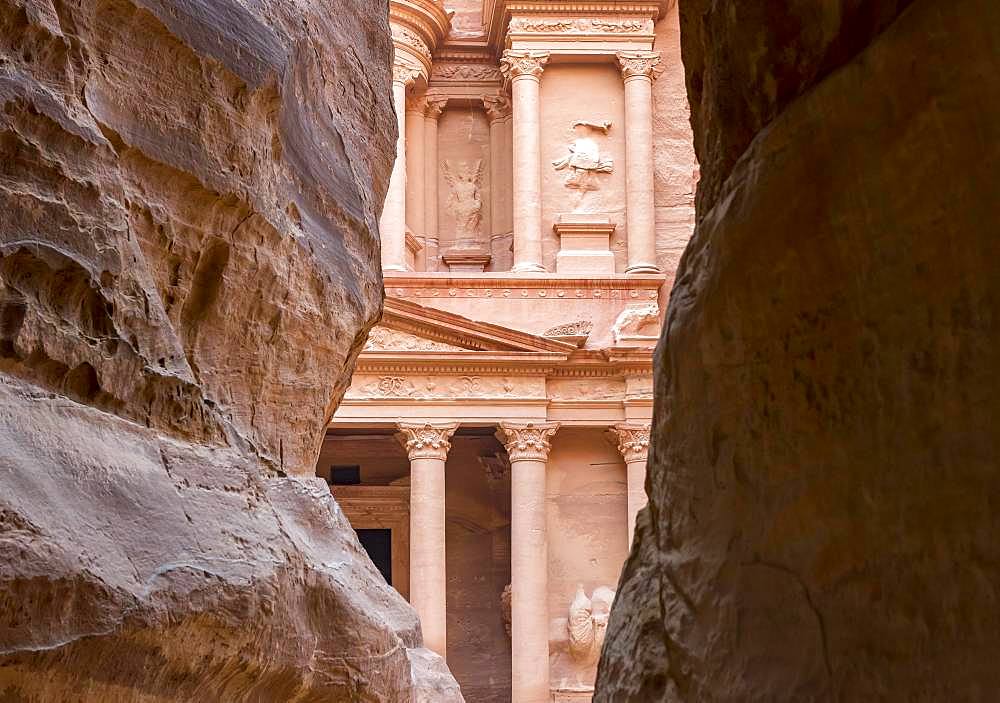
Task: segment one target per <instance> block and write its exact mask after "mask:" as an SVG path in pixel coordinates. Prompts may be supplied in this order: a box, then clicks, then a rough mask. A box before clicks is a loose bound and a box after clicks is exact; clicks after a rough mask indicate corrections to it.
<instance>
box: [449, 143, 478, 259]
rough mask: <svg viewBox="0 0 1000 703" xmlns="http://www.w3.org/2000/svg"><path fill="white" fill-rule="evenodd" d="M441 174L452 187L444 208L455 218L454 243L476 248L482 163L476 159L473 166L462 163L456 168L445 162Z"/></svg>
mask: <svg viewBox="0 0 1000 703" xmlns="http://www.w3.org/2000/svg"><path fill="white" fill-rule="evenodd" d="M442 171H443V172H444V178H445V180H446V181H447V182H448V185H449V186H450V187H451V192H450V193H449V194H448V201H447V207H448V211H449V212H451V214H452V215H454V217H455V239H456V242H457V244H458V245H459V246H475V244H476V243H477V240H478V234H479V227H480V224H481V223H482V221H483V199H482V195H481V194H480V190H479V188H480V184H481V182H482V179H483V160H482V159H477V160H476V161H475V163H473V164H469V163H468V162H465V161H461V162H459V163H458V164H457V165H453V164H452V163H451V162H450V161H448V160H445V161H444V163H443V164H442Z"/></svg>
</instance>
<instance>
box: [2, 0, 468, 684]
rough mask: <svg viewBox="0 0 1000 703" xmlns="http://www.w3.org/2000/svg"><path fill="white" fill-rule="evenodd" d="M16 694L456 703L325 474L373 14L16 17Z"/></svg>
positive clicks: (8, 34)
mask: <svg viewBox="0 0 1000 703" xmlns="http://www.w3.org/2000/svg"><path fill="white" fill-rule="evenodd" d="M0 27H2V29H0V57H2V58H0V103H2V106H3V109H2V110H0V212H2V213H3V217H2V226H0V488H2V490H0V699H2V700H5V701H6V700H17V701H59V700H82V701H110V700H114V701H122V702H132V701H136V702H138V701H160V700H167V699H169V700H172V701H209V700H213V701H214V700H218V701H242V700H255V701H264V700H274V701H288V700H299V701H312V700H315V701H318V700H363V701H411V700H414V701H416V700H426V701H431V700H433V701H439V700H444V701H454V700H461V695H460V694H459V692H458V689H457V686H456V685H455V683H454V680H453V679H452V678H451V676H450V674H449V673H448V672H447V669H446V668H445V666H444V663H443V660H442V659H441V658H440V657H437V656H436V655H433V654H431V653H430V652H427V651H426V650H424V649H422V648H421V635H420V628H419V623H418V621H417V619H416V616H415V615H414V613H413V611H412V610H411V609H410V608H409V606H408V605H406V603H405V602H404V601H403V600H402V598H401V597H400V596H399V595H398V594H397V593H396V592H395V591H394V590H393V589H391V588H389V587H388V586H387V585H386V584H385V583H384V582H383V581H382V580H381V577H380V576H379V574H378V573H377V572H376V571H375V569H374V568H373V567H372V566H371V564H370V562H369V561H368V559H367V558H366V557H364V556H363V552H362V550H361V548H360V547H359V545H358V543H357V540H356V537H355V536H354V533H353V531H352V530H351V529H350V526H349V525H348V523H347V521H346V519H345V518H344V516H343V514H342V513H341V512H340V510H339V508H338V507H337V506H336V504H335V502H334V501H333V500H332V498H331V497H330V495H329V492H328V491H327V489H326V487H325V485H324V484H323V482H322V481H321V480H320V479H316V478H302V477H299V476H305V475H308V474H311V473H312V469H313V465H314V462H315V458H316V454H317V452H318V448H319V443H320V442H321V439H322V435H323V430H324V428H325V425H326V423H327V420H328V419H329V417H330V415H331V414H332V412H333V410H334V409H335V408H336V405H337V403H338V401H339V398H340V396H341V395H342V394H343V391H344V388H345V387H346V384H347V382H348V380H349V376H350V371H351V369H352V368H353V364H354V359H355V357H356V355H357V352H358V350H359V348H360V345H361V341H362V340H363V339H364V337H365V335H366V333H367V330H368V328H369V327H370V326H371V324H372V323H373V322H374V320H375V319H376V317H377V316H378V314H379V311H380V308H381V300H382V284H381V276H380V273H379V267H378V246H377V240H376V235H375V223H376V213H377V212H378V210H379V208H380V206H381V200H382V196H383V194H384V193H385V189H386V184H387V180H388V176H389V170H390V166H391V163H390V160H391V155H392V150H393V141H394V138H395V129H394V126H393V124H394V120H393V113H392V107H391V105H390V102H389V95H390V91H389V81H390V76H389V63H390V60H391V43H390V39H389V32H388V27H387V19H386V11H385V8H384V7H382V8H378V7H377V6H375V5H372V4H370V3H366V2H353V1H350V0H342V1H338V2H334V3H332V4H331V3H322V4H321V3H317V2H314V1H313V0H284V1H283V2H275V1H273V0H257V1H255V2H246V1H244V0H218V1H215V2H211V3H207V2H203V1H199V0H172V1H167V0H135V1H133V2H130V1H129V0H110V1H109V2H96V1H93V0H83V1H82V2H76V3H70V4H67V3H62V2H51V0H0Z"/></svg>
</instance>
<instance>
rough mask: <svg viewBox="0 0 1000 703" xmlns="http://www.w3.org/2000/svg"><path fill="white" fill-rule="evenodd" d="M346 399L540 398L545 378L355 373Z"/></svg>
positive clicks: (542, 393)
mask: <svg viewBox="0 0 1000 703" xmlns="http://www.w3.org/2000/svg"><path fill="white" fill-rule="evenodd" d="M345 397H346V398H347V399H362V400H363V399H380V400H381V399H386V400H387V399H419V400H464V399H478V398H490V399H496V400H500V399H504V398H518V399H529V400H530V399H543V398H545V380H544V379H543V378H537V377H524V376H522V377H509V378H508V377H504V376H472V375H469V376H433V375H414V376H411V375H390V374H386V375H380V376H374V375H368V374H355V377H354V380H353V381H352V383H351V388H350V389H349V390H348V391H347V394H346V396H345Z"/></svg>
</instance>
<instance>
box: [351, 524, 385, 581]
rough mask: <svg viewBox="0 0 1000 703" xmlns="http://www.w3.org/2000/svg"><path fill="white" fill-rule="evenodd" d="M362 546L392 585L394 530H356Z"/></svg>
mask: <svg viewBox="0 0 1000 703" xmlns="http://www.w3.org/2000/svg"><path fill="white" fill-rule="evenodd" d="M355 532H357V533H358V540H359V541H360V542H361V546H362V547H364V548H365V551H366V552H368V557H369V558H370V559H371V560H372V561H373V562H374V563H375V568H376V569H378V570H379V572H381V574H382V577H383V578H384V579H385V582H386V583H387V584H389V585H390V586H391V585H392V530H385V529H370V530H355Z"/></svg>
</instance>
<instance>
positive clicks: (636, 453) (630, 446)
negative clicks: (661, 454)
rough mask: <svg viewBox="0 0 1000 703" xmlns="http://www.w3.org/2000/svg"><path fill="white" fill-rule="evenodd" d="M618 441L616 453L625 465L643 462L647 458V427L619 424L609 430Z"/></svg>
mask: <svg viewBox="0 0 1000 703" xmlns="http://www.w3.org/2000/svg"><path fill="white" fill-rule="evenodd" d="M611 430H612V432H614V436H615V438H616V439H617V440H618V451H620V452H621V453H622V457H623V458H624V459H625V463H626V464H631V463H632V462H637V461H641V462H645V461H646V457H647V456H649V432H650V427H649V425H638V424H635V425H633V424H627V423H620V424H617V425H615V426H614V427H612V428H611Z"/></svg>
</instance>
